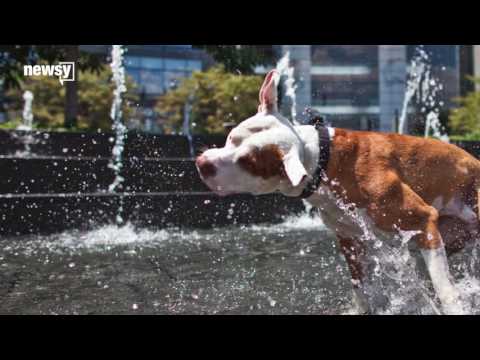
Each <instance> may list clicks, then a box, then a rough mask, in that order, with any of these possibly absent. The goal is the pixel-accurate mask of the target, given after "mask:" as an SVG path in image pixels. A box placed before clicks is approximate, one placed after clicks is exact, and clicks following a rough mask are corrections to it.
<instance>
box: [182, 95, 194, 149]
mask: <svg viewBox="0 0 480 360" xmlns="http://www.w3.org/2000/svg"><path fill="white" fill-rule="evenodd" d="M192 102H193V95H190V96H189V97H188V99H187V102H186V103H185V107H184V110H183V135H185V136H186V137H187V139H188V145H189V148H190V156H191V157H192V158H193V157H195V148H194V146H193V138H192V132H191V129H190V117H191V112H192Z"/></svg>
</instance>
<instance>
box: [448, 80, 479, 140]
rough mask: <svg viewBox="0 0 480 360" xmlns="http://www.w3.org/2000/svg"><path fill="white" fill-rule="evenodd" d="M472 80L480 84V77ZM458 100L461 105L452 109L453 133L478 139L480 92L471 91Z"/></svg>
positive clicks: (451, 125)
mask: <svg viewBox="0 0 480 360" xmlns="http://www.w3.org/2000/svg"><path fill="white" fill-rule="evenodd" d="M470 80H471V81H473V82H475V83H477V84H480V78H470ZM456 102H457V103H458V104H459V107H458V108H457V109H454V110H452V112H451V114H450V121H449V123H450V128H451V130H452V132H453V134H454V135H461V136H464V137H466V138H472V139H473V138H476V139H478V138H479V137H480V92H479V91H474V92H471V93H469V94H467V95H466V96H464V97H460V98H458V99H456Z"/></svg>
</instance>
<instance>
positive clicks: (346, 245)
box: [337, 233, 371, 314]
mask: <svg viewBox="0 0 480 360" xmlns="http://www.w3.org/2000/svg"><path fill="white" fill-rule="evenodd" d="M337 239H338V242H339V244H340V250H341V251H342V254H343V256H344V257H345V260H346V262H347V265H348V268H349V270H350V275H351V279H352V286H353V302H354V304H355V306H356V308H357V310H358V312H359V313H360V314H369V313H371V308H370V305H369V302H368V300H367V297H366V296H365V293H364V291H363V279H364V276H365V269H364V257H365V247H364V246H363V244H362V243H361V241H360V240H358V239H353V238H348V237H345V236H342V235H340V234H338V233H337Z"/></svg>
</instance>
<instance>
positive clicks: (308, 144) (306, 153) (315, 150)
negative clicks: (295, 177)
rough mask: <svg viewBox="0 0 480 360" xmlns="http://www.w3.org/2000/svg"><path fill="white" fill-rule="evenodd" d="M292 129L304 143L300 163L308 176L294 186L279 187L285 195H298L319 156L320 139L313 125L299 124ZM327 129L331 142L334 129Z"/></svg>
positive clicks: (308, 178) (312, 173)
mask: <svg viewBox="0 0 480 360" xmlns="http://www.w3.org/2000/svg"><path fill="white" fill-rule="evenodd" d="M294 129H295V131H296V133H297V134H298V136H299V137H300V139H301V140H302V142H303V144H304V148H303V159H302V163H303V166H304V167H305V169H306V170H307V173H308V177H307V178H306V179H304V180H303V181H302V182H301V183H300V185H298V186H296V187H291V186H290V187H289V188H287V189H281V192H282V193H283V194H284V195H287V196H300V194H301V193H302V192H303V190H304V188H305V187H306V185H307V183H308V181H309V180H310V179H311V177H312V176H313V175H314V173H315V171H316V169H317V167H318V158H319V156H320V139H319V135H318V131H317V129H315V126H312V125H300V126H294ZM327 129H328V133H329V137H330V141H331V142H332V140H333V138H334V136H335V129H334V128H332V127H327Z"/></svg>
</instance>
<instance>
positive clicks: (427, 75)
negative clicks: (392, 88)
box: [398, 47, 450, 142]
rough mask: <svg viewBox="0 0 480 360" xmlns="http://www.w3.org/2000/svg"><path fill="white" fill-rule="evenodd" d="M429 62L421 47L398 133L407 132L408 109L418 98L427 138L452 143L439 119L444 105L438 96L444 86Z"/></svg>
mask: <svg viewBox="0 0 480 360" xmlns="http://www.w3.org/2000/svg"><path fill="white" fill-rule="evenodd" d="M429 60H430V59H429V56H428V54H427V52H426V51H425V50H423V49H422V48H421V47H418V48H416V55H415V56H414V57H413V59H412V62H411V65H410V69H409V71H408V80H407V88H406V91H405V99H404V103H403V108H402V112H401V115H400V120H399V125H398V132H399V134H405V133H406V132H407V130H408V129H407V128H406V127H407V117H408V109H409V106H410V103H411V101H412V99H413V98H414V97H416V99H417V103H418V104H421V105H423V106H422V108H421V113H422V114H423V115H424V116H425V137H429V136H430V133H431V134H432V136H433V137H435V138H437V139H440V140H442V141H444V142H450V139H449V137H448V135H447V134H445V133H443V130H442V126H441V123H440V119H439V115H440V107H441V106H442V105H443V103H442V102H438V100H437V95H438V92H439V91H441V90H443V85H442V84H441V83H440V82H439V81H438V79H435V78H434V77H433V76H432V66H431V64H430V63H429Z"/></svg>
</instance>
